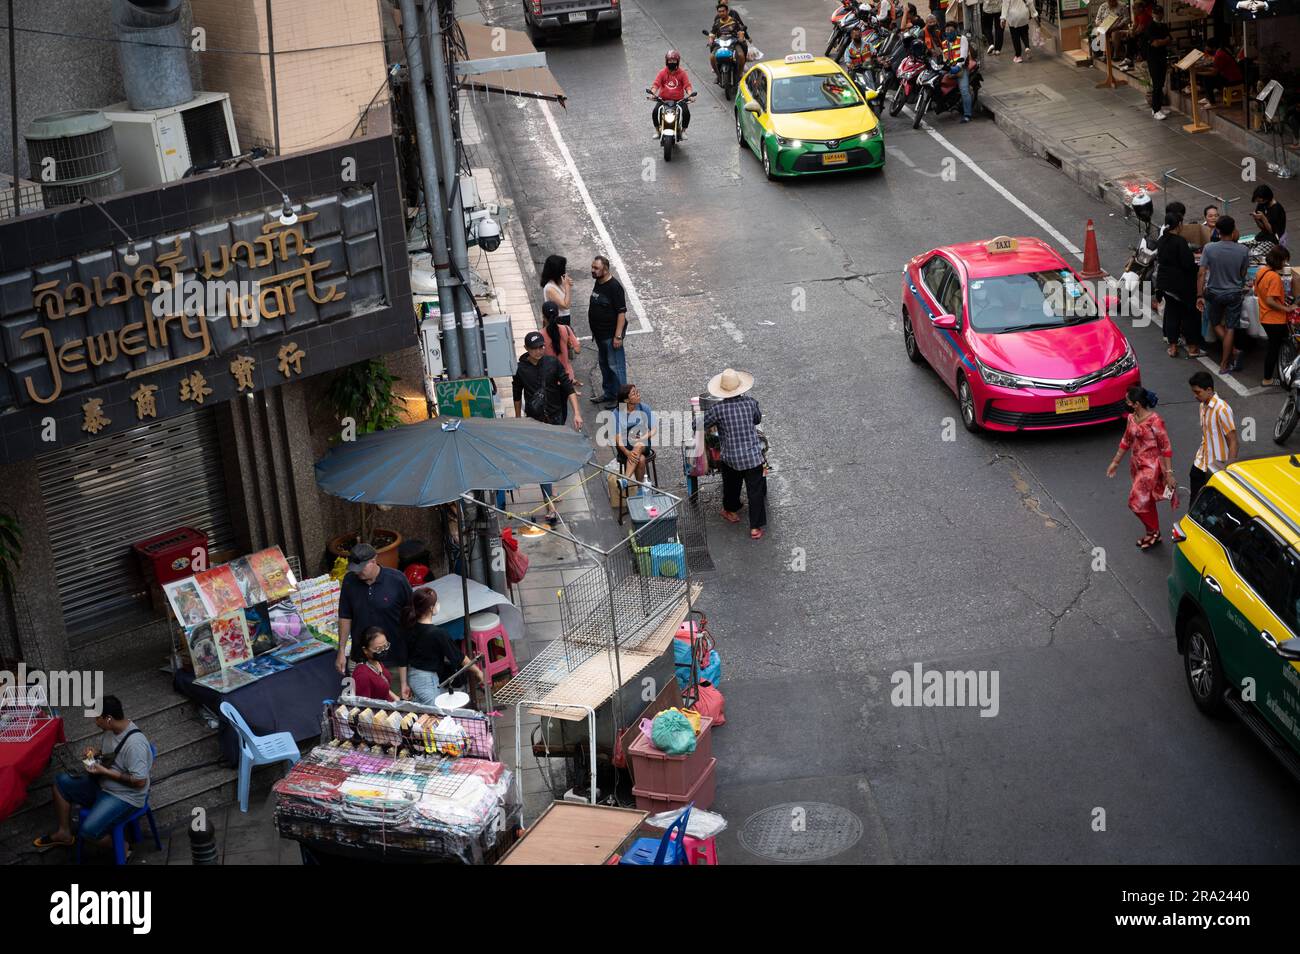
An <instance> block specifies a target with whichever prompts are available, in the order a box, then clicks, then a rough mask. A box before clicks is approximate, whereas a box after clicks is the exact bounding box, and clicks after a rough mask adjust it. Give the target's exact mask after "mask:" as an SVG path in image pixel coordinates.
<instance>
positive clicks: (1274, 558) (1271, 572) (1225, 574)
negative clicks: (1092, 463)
mask: <svg viewBox="0 0 1300 954" xmlns="http://www.w3.org/2000/svg"><path fill="white" fill-rule="evenodd" d="M1173 537H1174V541H1175V546H1176V549H1175V551H1174V564H1173V572H1172V573H1171V574H1170V576H1169V611H1170V614H1171V616H1172V618H1173V621H1174V633H1175V636H1176V639H1177V645H1178V651H1179V652H1180V653H1181V654H1182V656H1183V659H1184V670H1185V672H1186V676H1187V688H1188V689H1189V690H1190V692H1191V695H1192V700H1193V701H1194V702H1195V703H1196V705H1197V706H1198V707H1199V708H1200V709H1201V710H1202V711H1203V712H1206V713H1208V714H1211V715H1217V714H1219V713H1222V712H1225V711H1231V712H1233V713H1234V714H1236V715H1237V716H1239V717H1240V718H1241V719H1242V721H1243V722H1245V724H1246V725H1247V726H1248V727H1249V728H1250V729H1251V730H1252V731H1253V732H1254V733H1255V734H1256V735H1257V736H1259V737H1260V738H1261V739H1262V740H1263V741H1264V742H1265V743H1266V744H1267V745H1268V746H1269V747H1270V748H1271V749H1272V750H1273V753H1274V754H1275V755H1277V756H1278V758H1279V759H1281V761H1282V762H1283V764H1284V765H1286V767H1287V768H1288V769H1290V771H1291V772H1292V773H1293V774H1295V775H1296V776H1297V777H1298V778H1300V638H1298V637H1300V458H1297V457H1296V456H1295V455H1284V456H1281V457H1264V458H1259V459H1256V460H1250V461H1243V462H1238V463H1234V464H1229V465H1228V466H1227V467H1225V468H1223V469H1222V470H1219V471H1216V472H1215V473H1214V474H1212V475H1211V477H1210V480H1209V482H1208V483H1207V484H1206V485H1205V487H1204V488H1203V489H1202V490H1201V492H1200V493H1199V494H1198V495H1197V497H1196V499H1195V500H1194V501H1193V502H1192V505H1191V508H1190V509H1189V510H1188V513H1187V516H1185V517H1183V518H1182V519H1181V520H1180V521H1178V523H1177V524H1175V526H1174V534H1173Z"/></svg>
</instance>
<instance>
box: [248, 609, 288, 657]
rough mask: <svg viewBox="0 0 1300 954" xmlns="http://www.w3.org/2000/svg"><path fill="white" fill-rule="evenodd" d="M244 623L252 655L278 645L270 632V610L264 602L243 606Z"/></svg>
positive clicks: (259, 653)
mask: <svg viewBox="0 0 1300 954" xmlns="http://www.w3.org/2000/svg"><path fill="white" fill-rule="evenodd" d="M244 625H245V626H246V627H247V628H248V642H249V645H250V646H251V647H252V649H253V655H254V656H261V655H262V654H263V653H269V652H271V650H273V649H275V648H276V647H278V646H279V645H280V644H279V642H277V641H276V638H275V634H274V633H272V632H271V611H270V607H269V606H268V605H267V604H266V603H258V604H257V605H256V606H245V607H244Z"/></svg>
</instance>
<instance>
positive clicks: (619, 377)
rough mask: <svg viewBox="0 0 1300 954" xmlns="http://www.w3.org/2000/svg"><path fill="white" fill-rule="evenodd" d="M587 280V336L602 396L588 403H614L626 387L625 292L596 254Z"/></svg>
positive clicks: (601, 258) (603, 260) (607, 266)
mask: <svg viewBox="0 0 1300 954" xmlns="http://www.w3.org/2000/svg"><path fill="white" fill-rule="evenodd" d="M591 277H592V278H594V279H595V280H596V284H595V287H593V288H592V290H591V302H590V303H589V304H588V306H587V320H588V321H589V322H590V323H591V336H592V338H594V339H595V340H596V352H597V355H598V356H599V359H600V361H599V363H600V382H601V386H602V387H603V388H604V393H603V394H601V395H599V396H597V395H594V394H593V395H592V396H591V403H592V404H608V405H610V406H611V407H612V406H613V405H614V404H615V403H617V401H618V392H619V391H620V390H621V389H622V387H623V385H625V384H627V358H626V356H625V355H624V353H623V332H624V330H625V329H626V328H627V293H626V292H625V291H624V290H623V286H622V284H620V283H619V280H618V279H617V278H615V277H614V276H613V274H612V273H611V272H610V270H609V259H607V258H606V257H605V256H604V255H597V256H596V257H595V258H594V259H593V260H592V262H591Z"/></svg>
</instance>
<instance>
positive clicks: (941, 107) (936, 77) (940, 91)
mask: <svg viewBox="0 0 1300 954" xmlns="http://www.w3.org/2000/svg"><path fill="white" fill-rule="evenodd" d="M966 68H967V69H968V70H969V71H970V99H971V112H974V111H975V105H976V104H977V103H978V102H979V95H980V86H981V85H983V83H984V79H983V77H981V76H980V72H979V69H980V67H979V63H978V62H977V61H976V60H975V58H974V57H971V58H970V59H969V60H968V61H967V67H966ZM917 83H918V85H919V86H920V93H919V94H918V95H917V98H916V115H915V116H913V117H912V128H913V129H919V128H920V126H921V120H922V118H924V116H925V114H926V113H927V112H934V113H945V112H947V111H948V110H950V109H955V110H957V111H959V112H960V111H961V87H960V86H958V84H957V77H956V76H954V75H953V74H952V72H951V71H950V68H949V66H948V65H947V64H946V63H944V62H943V60H941V59H939V58H938V57H932V58H931V59H930V62H929V63H928V64H927V65H926V68H925V69H924V70H922V71H921V75H920V76H919V77H918V79H917Z"/></svg>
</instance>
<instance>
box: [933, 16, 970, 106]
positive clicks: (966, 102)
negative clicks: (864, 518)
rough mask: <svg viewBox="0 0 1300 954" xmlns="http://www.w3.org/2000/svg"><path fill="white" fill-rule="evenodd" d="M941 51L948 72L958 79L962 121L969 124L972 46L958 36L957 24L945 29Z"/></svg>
mask: <svg viewBox="0 0 1300 954" xmlns="http://www.w3.org/2000/svg"><path fill="white" fill-rule="evenodd" d="M940 50H941V52H942V55H943V62H944V65H945V66H946V67H947V68H948V72H949V73H950V74H952V75H953V76H956V77H957V88H958V90H959V91H960V93H961V121H962V122H964V123H968V122H970V121H971V108H972V102H971V92H970V70H969V69H967V63H968V62H969V60H970V44H969V42H968V41H967V39H966V37H964V36H960V37H959V36H958V35H957V24H955V23H952V22H949V23H948V25H947V26H945V27H944V31H943V42H942V44H941V45H940Z"/></svg>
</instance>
